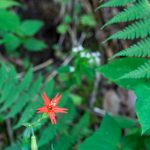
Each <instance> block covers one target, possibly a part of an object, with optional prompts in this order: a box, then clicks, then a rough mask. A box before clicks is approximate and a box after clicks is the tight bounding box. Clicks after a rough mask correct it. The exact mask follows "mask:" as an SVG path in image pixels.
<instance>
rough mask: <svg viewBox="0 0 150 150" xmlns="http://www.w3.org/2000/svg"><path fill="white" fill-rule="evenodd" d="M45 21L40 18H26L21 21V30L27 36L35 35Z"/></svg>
mask: <svg viewBox="0 0 150 150" xmlns="http://www.w3.org/2000/svg"><path fill="white" fill-rule="evenodd" d="M42 26H43V22H42V21H39V20H25V21H23V22H22V23H21V26H20V31H21V32H22V33H23V34H24V35H27V36H33V35H34V34H36V33H37V32H38V31H39V30H40V29H41V27H42Z"/></svg>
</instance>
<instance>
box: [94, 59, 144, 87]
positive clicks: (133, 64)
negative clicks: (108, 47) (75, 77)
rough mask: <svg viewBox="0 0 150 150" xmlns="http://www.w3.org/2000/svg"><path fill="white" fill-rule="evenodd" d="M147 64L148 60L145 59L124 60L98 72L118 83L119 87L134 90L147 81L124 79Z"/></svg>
mask: <svg viewBox="0 0 150 150" xmlns="http://www.w3.org/2000/svg"><path fill="white" fill-rule="evenodd" d="M145 62H147V60H146V59H144V58H122V59H117V60H115V61H112V62H109V63H108V64H106V65H104V66H101V67H98V69H97V70H98V71H99V72H101V73H102V74H103V75H104V76H105V77H107V78H109V79H110V80H111V81H113V82H116V83H117V84H118V85H119V86H121V87H123V88H127V89H133V88H134V87H135V86H136V85H138V84H140V83H145V82H146V81H145V80H144V79H141V80H139V79H135V78H134V79H128V78H127V79H125V78H122V77H123V76H124V75H126V74H127V73H130V72H131V71H132V70H134V69H136V68H137V67H138V66H139V65H141V64H144V63H145Z"/></svg>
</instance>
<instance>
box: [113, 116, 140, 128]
mask: <svg viewBox="0 0 150 150" xmlns="http://www.w3.org/2000/svg"><path fill="white" fill-rule="evenodd" d="M114 120H115V121H116V122H117V123H118V124H119V126H120V127H121V128H123V129H124V128H133V127H135V125H136V123H137V122H136V121H135V120H132V119H131V118H127V117H123V116H114Z"/></svg>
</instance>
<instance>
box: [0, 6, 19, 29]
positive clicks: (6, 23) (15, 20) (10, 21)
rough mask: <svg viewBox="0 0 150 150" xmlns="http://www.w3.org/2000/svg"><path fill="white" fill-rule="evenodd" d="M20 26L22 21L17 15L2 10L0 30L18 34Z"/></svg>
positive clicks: (0, 11)
mask: <svg viewBox="0 0 150 150" xmlns="http://www.w3.org/2000/svg"><path fill="white" fill-rule="evenodd" d="M19 26H20V19H19V17H18V16H17V15H16V14H15V13H13V12H10V11H7V10H3V9H0V30H4V31H12V32H16V30H17V29H18V27H19Z"/></svg>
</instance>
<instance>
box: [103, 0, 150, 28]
mask: <svg viewBox="0 0 150 150" xmlns="http://www.w3.org/2000/svg"><path fill="white" fill-rule="evenodd" d="M143 10H144V11H143ZM149 15H150V4H149V2H148V1H147V0H143V1H140V2H139V3H136V4H135V5H132V6H130V7H128V8H127V9H124V10H123V11H122V12H120V13H118V14H117V15H116V16H114V17H113V18H112V19H111V20H110V21H108V22H107V23H106V24H105V25H104V26H103V27H102V28H104V27H106V26H108V25H110V24H113V23H119V22H127V21H133V20H137V19H143V18H145V17H148V16H149Z"/></svg>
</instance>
